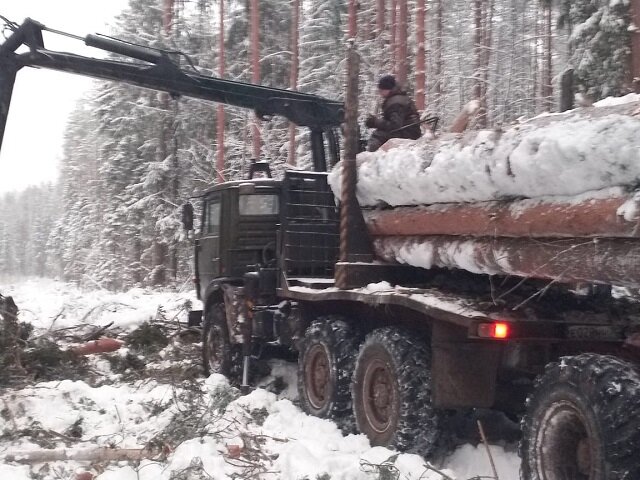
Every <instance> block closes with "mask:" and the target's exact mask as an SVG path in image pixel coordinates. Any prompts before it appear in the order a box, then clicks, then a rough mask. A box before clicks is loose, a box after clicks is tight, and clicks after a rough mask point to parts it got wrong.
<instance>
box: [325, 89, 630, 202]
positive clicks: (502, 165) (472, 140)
mask: <svg viewBox="0 0 640 480" xmlns="http://www.w3.org/2000/svg"><path fill="white" fill-rule="evenodd" d="M632 101H636V102H637V101H638V97H637V96H632V97H629V96H627V97H623V98H622V99H607V100H606V101H605V100H603V101H602V103H601V104H599V105H600V106H601V107H611V106H614V105H621V104H624V103H629V102H632ZM639 103H640V102H639ZM592 110H593V109H577V110H574V111H572V112H569V113H566V114H562V116H559V115H547V117H554V119H553V121H551V119H550V121H549V122H547V124H546V125H541V123H545V122H544V119H542V120H543V121H542V122H541V121H539V119H536V121H533V122H524V123H521V124H519V125H517V126H513V127H511V128H508V129H506V130H505V131H503V132H499V131H493V130H491V131H490V130H482V131H479V132H477V134H475V135H471V134H469V135H467V136H466V137H463V139H462V140H461V139H460V138H459V137H457V136H454V135H449V136H442V137H440V140H438V141H435V142H434V141H431V140H430V139H428V138H422V139H420V140H417V141H415V142H413V141H399V142H397V147H395V148H393V147H392V148H389V149H388V150H386V151H382V150H379V151H377V152H373V153H371V152H363V153H360V154H359V155H358V157H357V162H358V191H357V192H358V193H357V195H358V200H359V201H360V204H361V205H376V204H379V203H381V202H383V203H386V204H388V205H391V206H398V205H422V204H434V203H451V202H482V201H490V200H499V199H503V198H513V197H517V198H522V197H526V198H537V197H544V196H571V195H578V194H581V193H584V192H588V191H594V190H601V189H605V188H610V187H614V186H629V185H637V184H638V181H639V180H640V137H639V136H638V135H637V132H638V130H639V129H640V119H639V118H637V117H636V116H632V115H621V114H616V113H609V114H606V115H601V116H595V117H589V114H588V113H587V112H590V111H592ZM339 177H340V166H337V167H336V168H334V170H333V171H332V172H331V173H330V174H329V182H330V184H331V185H332V189H333V191H334V192H335V193H336V195H338V196H339V190H340V181H339Z"/></svg>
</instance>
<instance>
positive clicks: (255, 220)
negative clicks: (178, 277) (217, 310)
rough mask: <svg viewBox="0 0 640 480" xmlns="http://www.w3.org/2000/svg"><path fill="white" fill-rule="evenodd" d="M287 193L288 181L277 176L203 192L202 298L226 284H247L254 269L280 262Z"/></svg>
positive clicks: (199, 256) (199, 277) (199, 262)
mask: <svg viewBox="0 0 640 480" xmlns="http://www.w3.org/2000/svg"><path fill="white" fill-rule="evenodd" d="M281 196H282V182H281V181H278V180H272V179H252V180H247V181H235V182H227V183H223V184H220V185H217V186H216V187H214V188H213V189H211V190H209V191H208V192H206V193H205V194H204V195H203V197H202V214H201V223H200V225H201V228H200V229H199V231H198V233H197V234H196V249H195V255H196V262H195V266H196V279H197V284H198V294H199V297H200V299H202V300H204V299H206V298H207V297H208V296H209V295H210V293H211V291H212V289H215V288H216V287H217V286H219V284H220V282H231V283H241V282H242V278H243V276H244V275H245V274H246V273H247V272H248V271H252V270H255V269H257V268H260V267H263V268H264V267H274V266H275V260H276V245H277V238H278V229H279V226H280V204H281Z"/></svg>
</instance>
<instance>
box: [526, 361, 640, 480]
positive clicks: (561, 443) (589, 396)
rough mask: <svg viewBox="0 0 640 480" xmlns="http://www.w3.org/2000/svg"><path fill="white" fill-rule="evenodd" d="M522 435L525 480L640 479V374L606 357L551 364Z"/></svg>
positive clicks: (530, 404)
mask: <svg viewBox="0 0 640 480" xmlns="http://www.w3.org/2000/svg"><path fill="white" fill-rule="evenodd" d="M522 430H523V432H522V434H523V435H522V442H521V444H520V456H521V457H522V475H523V478H524V479H525V480H567V479H569V480H636V479H640V374H639V373H638V370H637V369H636V368H635V367H634V366H632V365H631V364H629V363H627V362H624V361H622V360H620V359H618V358H615V357H611V356H605V355H596V354H582V355H578V356H575V357H565V358H562V359H561V360H560V362H558V363H551V364H549V365H548V366H547V368H546V370H545V373H544V374H543V375H542V376H541V377H540V378H538V380H537V381H536V384H535V389H534V391H533V392H532V393H531V395H530V396H529V398H528V400H527V413H526V415H525V417H524V419H523V421H522Z"/></svg>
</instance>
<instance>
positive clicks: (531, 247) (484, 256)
mask: <svg viewBox="0 0 640 480" xmlns="http://www.w3.org/2000/svg"><path fill="white" fill-rule="evenodd" d="M373 243H374V250H375V253H376V256H377V257H378V258H379V259H381V260H383V261H385V262H387V263H400V264H407V265H413V266H416V267H423V268H434V267H440V268H456V269H462V270H467V271H470V272H472V273H479V274H489V275H515V276H519V277H529V278H538V279H546V280H553V281H557V282H561V283H577V282H585V283H594V284H609V285H620V286H625V287H630V288H638V287H640V271H639V270H638V265H639V264H640V241H639V240H637V239H529V238H469V237H467V238H465V237H449V236H437V235H436V236H424V237H421V236H412V237H379V238H377V239H375V240H374V242H373Z"/></svg>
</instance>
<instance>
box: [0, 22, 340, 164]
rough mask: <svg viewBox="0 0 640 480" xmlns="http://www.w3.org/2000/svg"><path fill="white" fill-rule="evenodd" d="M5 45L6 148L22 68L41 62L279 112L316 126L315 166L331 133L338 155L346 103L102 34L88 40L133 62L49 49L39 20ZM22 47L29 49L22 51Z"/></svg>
mask: <svg viewBox="0 0 640 480" xmlns="http://www.w3.org/2000/svg"><path fill="white" fill-rule="evenodd" d="M12 29H13V32H12V33H11V35H10V36H9V37H8V38H7V39H6V40H5V42H4V43H2V44H0V148H1V147H2V139H3V137H4V129H5V125H6V121H7V114H8V111H9V104H10V102H11V94H12V90H13V85H14V82H15V77H16V73H17V72H18V71H19V70H20V69H21V68H22V67H41V68H48V69H52V70H59V71H64V72H69V73H75V74H79V75H84V76H89V77H94V78H99V79H104V80H112V81H117V82H123V83H128V84H131V85H136V86H139V87H143V88H149V89H153V90H159V91H165V92H168V93H170V94H171V95H173V96H180V95H185V96H188V97H195V98H201V99H204V100H210V101H213V102H218V103H224V104H227V105H233V106H237V107H243V108H249V109H253V110H254V111H255V112H256V115H258V116H259V117H260V118H263V117H265V116H272V115H279V116H283V117H285V118H287V119H288V120H290V121H291V122H293V123H295V124H296V125H299V126H303V127H309V129H310V130H311V149H312V154H313V163H314V169H315V170H316V171H324V170H326V167H327V162H326V156H325V151H324V138H325V136H326V138H327V140H328V144H329V148H330V153H331V155H332V157H334V161H335V160H337V151H338V147H337V138H336V133H335V129H336V127H338V126H339V125H340V124H341V123H342V122H343V119H344V105H343V103H342V102H338V101H335V100H330V99H327V98H323V97H320V96H318V95H312V94H308V93H301V92H296V91H292V90H285V89H281V88H274V87H266V86H262V85H254V84H250V83H243V82H237V81H232V80H225V79H221V78H216V77H211V76H206V75H202V74H200V73H197V72H196V71H195V68H194V69H193V71H189V70H185V69H182V68H181V67H180V65H179V64H178V63H176V62H175V61H174V60H173V59H172V58H171V57H172V55H171V53H170V52H166V51H163V50H156V49H152V48H149V47H144V46H140V45H135V44H131V43H127V42H123V41H120V40H117V39H113V38H110V37H104V36H100V35H88V36H86V37H84V38H81V37H75V38H77V39H80V40H83V41H84V43H85V44H86V45H88V46H90V47H95V48H99V49H102V50H105V51H109V52H112V53H116V54H119V55H123V56H125V57H129V58H130V59H135V60H137V62H136V63H133V62H131V61H126V62H124V61H118V60H104V59H97V58H91V57H84V56H81V55H75V54H71V53H64V52H56V51H52V50H47V49H46V48H45V46H44V41H43V37H42V32H43V30H49V31H51V32H53V33H62V32H57V31H55V30H50V29H47V28H46V27H45V26H44V25H42V24H41V23H39V22H36V21H35V20H31V19H26V20H25V21H24V22H23V23H22V25H20V26H19V27H15V26H13V28H12ZM21 46H26V47H28V48H29V51H28V52H25V53H17V50H18V49H19V48H20V47H21Z"/></svg>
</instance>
